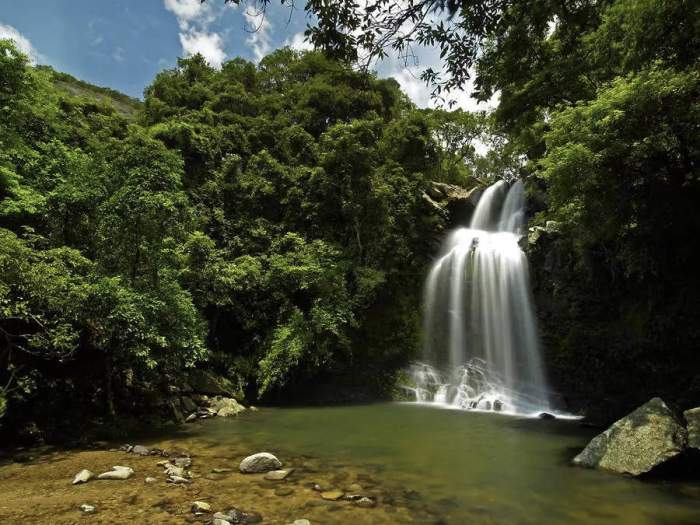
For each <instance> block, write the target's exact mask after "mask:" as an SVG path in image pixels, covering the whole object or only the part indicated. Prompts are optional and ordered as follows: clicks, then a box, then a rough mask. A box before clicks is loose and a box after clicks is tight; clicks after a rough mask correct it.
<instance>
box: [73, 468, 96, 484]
mask: <svg viewBox="0 0 700 525" xmlns="http://www.w3.org/2000/svg"><path fill="white" fill-rule="evenodd" d="M94 478H95V473H94V472H90V471H89V470H88V469H83V470H81V471H80V472H78V473H77V474H76V475H75V478H73V485H79V484H81V483H87V482H88V481H90V480H91V479H94Z"/></svg>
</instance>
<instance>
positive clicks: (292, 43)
mask: <svg viewBox="0 0 700 525" xmlns="http://www.w3.org/2000/svg"><path fill="white" fill-rule="evenodd" d="M284 45H285V46H289V47H291V48H292V49H294V50H295V51H311V50H313V48H314V46H313V44H311V42H307V41H306V40H304V32H303V31H300V32H299V33H295V34H294V35H292V38H288V39H287V40H285V41H284Z"/></svg>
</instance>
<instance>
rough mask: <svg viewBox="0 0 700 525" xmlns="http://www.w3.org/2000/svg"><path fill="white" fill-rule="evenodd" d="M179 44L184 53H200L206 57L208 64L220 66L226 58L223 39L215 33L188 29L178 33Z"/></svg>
mask: <svg viewBox="0 0 700 525" xmlns="http://www.w3.org/2000/svg"><path fill="white" fill-rule="evenodd" d="M180 44H182V50H183V51H184V52H185V54H186V55H188V56H190V55H196V54H197V53H200V54H201V55H202V56H203V57H204V58H206V60H207V62H209V65H210V66H212V67H215V68H217V69H218V68H220V67H221V65H222V64H223V63H224V60H225V59H226V53H225V52H224V46H223V41H222V39H221V36H219V35H218V34H217V33H204V32H200V31H197V30H190V31H186V32H184V33H180Z"/></svg>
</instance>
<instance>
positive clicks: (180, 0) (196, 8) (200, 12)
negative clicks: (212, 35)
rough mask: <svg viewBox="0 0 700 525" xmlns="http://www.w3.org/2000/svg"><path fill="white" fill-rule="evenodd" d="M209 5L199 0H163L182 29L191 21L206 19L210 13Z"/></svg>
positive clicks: (188, 25)
mask: <svg viewBox="0 0 700 525" xmlns="http://www.w3.org/2000/svg"><path fill="white" fill-rule="evenodd" d="M209 6H210V4H209V3H202V2H200V1H199V0H165V8H166V9H167V10H168V11H170V12H172V13H173V14H174V15H175V17H176V18H177V22H178V24H180V29H182V30H183V31H186V30H187V29H189V27H190V24H191V23H193V22H201V21H203V20H206V19H207V18H208V15H209V14H210V10H209Z"/></svg>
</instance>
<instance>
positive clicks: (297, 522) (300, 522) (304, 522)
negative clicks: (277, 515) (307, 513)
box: [289, 519, 311, 525]
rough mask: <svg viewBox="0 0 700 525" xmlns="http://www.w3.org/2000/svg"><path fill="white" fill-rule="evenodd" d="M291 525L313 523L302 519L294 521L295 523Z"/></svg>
mask: <svg viewBox="0 0 700 525" xmlns="http://www.w3.org/2000/svg"><path fill="white" fill-rule="evenodd" d="M289 525H311V522H310V521H309V520H307V519H300V520H294V523H290V524H289Z"/></svg>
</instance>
